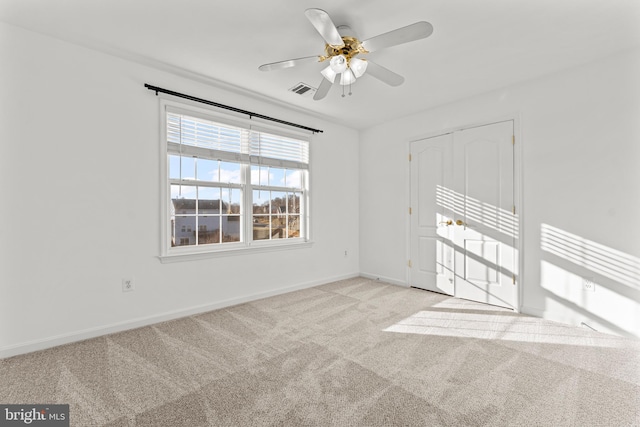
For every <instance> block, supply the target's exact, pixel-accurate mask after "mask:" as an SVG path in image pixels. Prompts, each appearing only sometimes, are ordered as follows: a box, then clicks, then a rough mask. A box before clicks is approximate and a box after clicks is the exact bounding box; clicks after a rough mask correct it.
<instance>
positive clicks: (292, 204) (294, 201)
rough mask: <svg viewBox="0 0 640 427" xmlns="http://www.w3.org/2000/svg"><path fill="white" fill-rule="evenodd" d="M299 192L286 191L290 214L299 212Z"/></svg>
mask: <svg viewBox="0 0 640 427" xmlns="http://www.w3.org/2000/svg"><path fill="white" fill-rule="evenodd" d="M300 194H301V193H288V194H287V208H288V209H289V210H288V212H289V213H290V214H299V213H300Z"/></svg>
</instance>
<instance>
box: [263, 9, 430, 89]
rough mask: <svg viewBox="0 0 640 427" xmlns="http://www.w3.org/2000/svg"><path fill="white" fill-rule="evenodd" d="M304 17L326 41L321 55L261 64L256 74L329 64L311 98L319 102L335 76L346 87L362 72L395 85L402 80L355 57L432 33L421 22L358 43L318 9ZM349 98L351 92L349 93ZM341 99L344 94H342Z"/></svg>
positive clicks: (349, 33) (356, 38) (373, 63)
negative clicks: (307, 65)
mask: <svg viewBox="0 0 640 427" xmlns="http://www.w3.org/2000/svg"><path fill="white" fill-rule="evenodd" d="M304 14H305V15H306V17H307V19H309V21H310V22H311V24H312V25H313V26H314V27H315V29H316V30H318V33H320V35H321V36H322V38H323V39H324V40H325V42H326V46H325V54H324V55H314V56H305V57H302V58H296V59H288V60H286V61H279V62H272V63H270V64H263V65H261V66H260V67H258V69H259V70H260V71H273V70H282V69H284V68H290V67H294V66H296V65H298V64H300V63H303V62H309V61H313V60H315V61H318V62H324V61H329V65H328V66H327V67H326V68H324V69H323V70H322V71H321V72H320V73H321V74H322V76H323V79H322V81H321V82H320V85H319V86H318V90H317V91H316V93H315V95H314V96H313V99H315V100H316V101H317V100H320V99H322V98H324V97H325V96H327V93H329V89H331V87H332V86H333V83H334V82H335V81H336V78H337V77H338V75H340V77H339V80H338V83H340V85H342V86H343V87H344V86H347V85H349V86H350V85H351V84H353V83H354V82H355V81H356V79H357V78H359V77H360V76H362V75H363V74H364V73H365V71H366V72H367V74H369V75H370V76H372V77H375V78H376V79H378V80H380V81H382V82H384V83H386V84H388V85H391V86H399V85H401V84H402V83H403V82H404V77H402V76H401V75H399V74H396V73H394V72H393V71H391V70H388V69H387V68H385V67H383V66H381V65H378V64H376V63H375V62H372V61H370V60H368V59H361V58H358V57H357V56H358V55H360V54H367V53H370V52H374V51H377V50H380V49H383V48H386V47H391V46H397V45H399V44H403V43H408V42H411V41H415V40H420V39H424V38H427V37H429V36H430V35H431V33H433V26H432V25H431V24H430V23H428V22H425V21H420V22H416V23H415V24H411V25H408V26H406V27H402V28H398V29H396V30H393V31H389V32H388V33H384V34H380V35H378V36H375V37H372V38H370V39H367V40H364V41H360V40H359V39H358V37H356V35H355V34H354V33H353V32H352V30H351V28H349V27H348V26H346V25H341V26H339V27H336V26H335V25H334V23H333V21H332V20H331V17H329V14H328V13H327V12H325V11H324V10H322V9H307V10H305V12H304ZM349 95H351V93H349ZM342 96H344V93H343V94H342Z"/></svg>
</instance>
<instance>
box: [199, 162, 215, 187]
mask: <svg viewBox="0 0 640 427" xmlns="http://www.w3.org/2000/svg"><path fill="white" fill-rule="evenodd" d="M197 178H198V180H200V181H216V182H217V181H218V180H219V174H218V161H217V160H208V159H198V174H197Z"/></svg>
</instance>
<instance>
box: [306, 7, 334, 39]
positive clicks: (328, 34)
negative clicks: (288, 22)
mask: <svg viewBox="0 0 640 427" xmlns="http://www.w3.org/2000/svg"><path fill="white" fill-rule="evenodd" d="M304 14H305V15H306V16H307V19H308V20H309V21H310V22H311V25H313V26H314V27H315V28H316V30H318V32H319V33H320V35H321V36H322V38H323V39H324V40H325V41H326V42H327V44H329V45H331V46H333V47H342V46H344V42H343V41H342V37H341V36H340V33H339V32H338V29H337V28H336V26H335V25H334V24H333V21H331V18H330V17H329V14H328V13H327V12H325V11H324V10H322V9H307V10H305V11H304Z"/></svg>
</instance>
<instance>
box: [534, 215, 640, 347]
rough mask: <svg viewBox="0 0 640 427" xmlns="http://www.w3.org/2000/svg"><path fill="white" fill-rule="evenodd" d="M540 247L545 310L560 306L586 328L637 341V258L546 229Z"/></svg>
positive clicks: (639, 279) (639, 283)
mask: <svg viewBox="0 0 640 427" xmlns="http://www.w3.org/2000/svg"><path fill="white" fill-rule="evenodd" d="M540 244H541V249H542V258H541V262H540V283H541V287H542V288H543V290H544V292H545V297H546V302H545V305H546V309H547V310H549V308H550V306H561V307H564V308H566V309H569V310H571V311H573V312H575V313H576V314H577V315H578V316H579V317H580V318H583V319H584V320H583V322H584V323H585V324H587V326H591V327H595V328H596V329H602V328H606V329H608V330H610V331H611V332H614V333H618V334H621V335H626V336H629V335H631V336H635V337H638V336H640V259H638V258H636V257H634V256H632V255H629V254H626V253H624V252H621V251H619V250H616V249H613V248H610V247H607V246H605V245H602V244H599V243H597V242H594V241H592V240H588V239H585V238H583V237H581V236H578V235H576V234H572V233H569V232H567V231H564V230H561V229H559V228H557V227H553V226H551V225H548V224H542V225H541V233H540Z"/></svg>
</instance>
